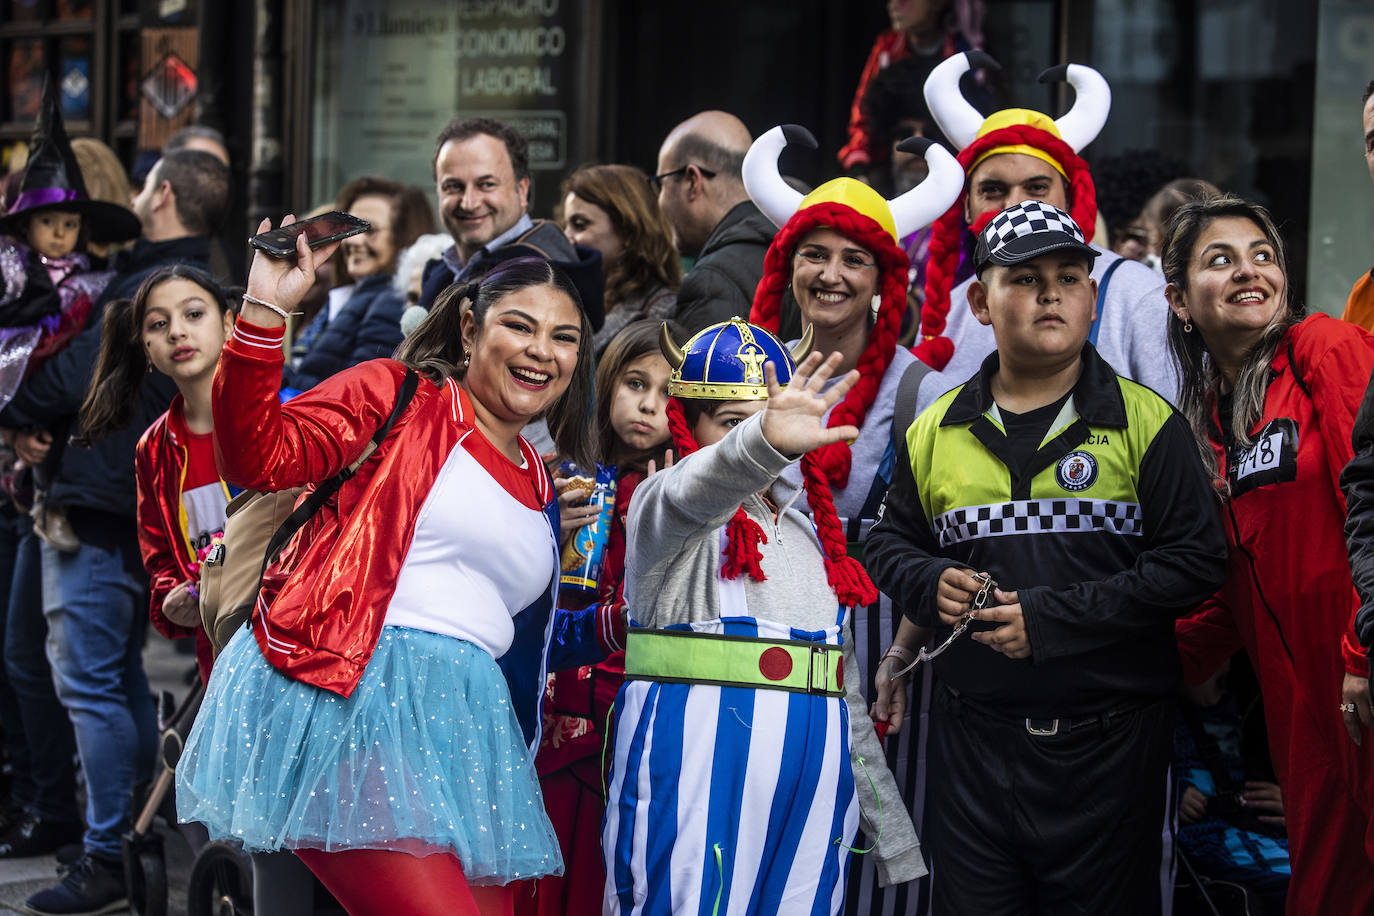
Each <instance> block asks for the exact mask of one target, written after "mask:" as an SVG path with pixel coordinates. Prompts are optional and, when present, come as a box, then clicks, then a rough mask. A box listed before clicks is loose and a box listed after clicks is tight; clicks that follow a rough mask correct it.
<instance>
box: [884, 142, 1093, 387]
mask: <svg viewBox="0 0 1374 916" xmlns="http://www.w3.org/2000/svg"><path fill="white" fill-rule="evenodd" d="M999 146H1033V147H1035V148H1036V149H1039V150H1043V151H1044V152H1046V153H1048V154H1049V155H1050V157H1051V158H1053V159H1054V160H1055V161H1056V162H1058V163H1059V164H1060V165H1061V166H1062V167H1063V169H1064V174H1065V175H1066V176H1067V177H1068V179H1069V193H1068V198H1069V215H1070V216H1072V217H1073V220H1074V222H1076V223H1078V228H1079V229H1082V230H1083V237H1084V238H1085V239H1087V240H1088V241H1092V237H1093V229H1094V227H1095V226H1096V225H1097V191H1096V190H1095V189H1094V187H1093V179H1092V175H1091V174H1089V172H1088V164H1087V163H1086V162H1084V161H1083V160H1082V159H1081V158H1079V155H1078V154H1077V153H1075V152H1074V151H1073V147H1071V146H1069V145H1068V144H1067V143H1065V142H1064V141H1063V140H1061V139H1060V138H1058V137H1056V136H1055V135H1054V134H1052V133H1050V132H1049V131H1046V130H1041V129H1040V128H1038V127H1030V126H1028V125H1025V124H1013V125H1010V126H1008V127H1002V128H998V129H997V130H994V131H989V132H988V133H986V134H984V135H983V136H981V137H979V138H978V139H976V140H974V141H973V142H972V143H970V144H969V145H968V146H967V147H965V148H964V149H963V150H961V151H960V152H959V156H958V159H959V164H960V165H962V166H963V167H964V172H965V174H967V173H968V171H969V169H970V166H971V165H972V164H973V163H974V162H977V161H978V158H979V157H980V156H982V155H983V154H984V153H986V152H988V151H989V150H992V149H996V148H997V147H999ZM967 199H968V190H967V189H965V191H964V193H963V194H962V195H961V196H960V197H959V200H958V201H957V202H956V203H955V204H954V206H952V207H950V208H949V209H948V210H947V211H945V215H944V216H942V217H940V218H939V219H938V220H936V221H935V227H934V229H932V230H931V234H930V259H929V260H928V261H926V301H925V304H924V305H923V306H922V307H921V337H922V338H923V339H922V340H921V342H920V343H918V344H917V345H916V346H914V347H912V348H911V352H913V353H915V354H916V356H917V357H918V358H920V359H921V360H922V361H924V362H925V363H926V364H927V365H930V366H932V367H934V368H936V369H943V368H944V367H945V366H946V365H948V364H949V360H950V357H951V356H953V355H954V341H952V340H950V339H949V338H948V337H945V336H943V334H944V330H945V319H946V318H947V317H948V316H949V308H950V302H949V294H950V292H951V291H952V290H953V288H954V274H955V272H956V271H957V270H958V269H959V245H960V238H961V236H962V233H963V227H964V219H963V217H964V202H965V201H966V200H967ZM984 225H986V223H985V224H984Z"/></svg>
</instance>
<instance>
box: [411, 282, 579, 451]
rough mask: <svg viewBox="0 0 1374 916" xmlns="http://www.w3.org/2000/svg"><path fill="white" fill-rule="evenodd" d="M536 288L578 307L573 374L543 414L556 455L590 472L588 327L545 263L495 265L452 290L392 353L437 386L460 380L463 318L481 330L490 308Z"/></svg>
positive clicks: (569, 290)
mask: <svg viewBox="0 0 1374 916" xmlns="http://www.w3.org/2000/svg"><path fill="white" fill-rule="evenodd" d="M535 286H551V287H553V288H554V289H556V290H558V291H559V292H561V293H563V294H564V295H566V296H567V297H568V298H569V299H571V300H572V302H573V305H575V306H577V316H578V320H579V321H580V322H581V325H582V329H581V333H580V334H579V336H578V341H577V368H576V369H574V370H573V375H572V378H571V379H570V380H569V382H568V388H567V390H566V391H564V392H563V394H562V395H561V396H560V397H559V398H558V400H556V401H554V402H553V404H552V405H551V406H550V407H549V409H548V410H546V411H545V412H544V419H545V420H546V421H547V422H548V424H549V435H550V436H551V437H552V438H553V441H554V444H555V445H557V446H558V451H559V453H560V454H561V455H562V456H563V457H565V458H567V459H569V460H571V461H574V462H576V463H577V464H579V465H581V466H582V467H590V466H591V465H592V463H593V460H594V459H593V456H594V455H595V453H596V446H595V443H596V433H595V430H594V429H593V427H592V423H591V419H592V412H593V407H594V397H593V388H592V326H591V323H590V322H589V321H588V320H587V313H586V312H585V311H583V309H582V297H581V296H579V295H578V293H577V287H576V286H574V285H573V282H572V280H570V279H568V275H567V274H566V273H564V272H563V271H562V270H561V269H560V268H559V267H557V266H556V265H554V264H552V263H550V262H549V261H545V260H544V259H543V258H514V259H512V260H510V261H505V262H503V263H501V264H498V265H497V266H496V267H495V268H493V269H492V271H491V272H490V273H488V274H487V275H485V276H484V277H482V278H480V279H478V280H473V281H470V282H468V283H454V284H452V285H451V286H449V288H448V289H446V290H444V291H443V292H442V293H440V294H439V296H438V297H437V298H435V300H434V304H433V305H432V306H431V307H430V310H429V315H428V316H426V317H425V319H424V320H423V321H421V322H420V324H419V326H418V327H416V328H415V330H414V331H412V332H411V334H410V336H409V337H407V338H406V339H405V340H403V341H402V342H401V345H400V346H399V347H397V348H396V358H397V359H398V360H400V361H401V362H403V363H405V364H406V365H407V366H409V367H411V368H412V369H414V370H415V371H417V372H419V373H420V374H421V375H424V376H425V377H426V378H428V379H429V380H430V381H432V382H435V383H436V384H438V383H442V382H443V380H444V379H447V378H452V379H455V380H461V379H462V378H463V375H464V373H465V371H466V370H465V369H464V367H463V314H464V313H465V312H468V311H470V312H472V317H473V320H474V321H476V322H477V327H478V328H479V329H480V328H481V326H482V322H483V321H485V320H486V317H487V312H489V311H490V310H491V307H492V306H493V305H495V304H496V303H497V302H499V301H501V300H502V299H504V298H505V297H506V296H507V295H509V294H510V293H514V292H518V291H520V290H522V289H529V288H530V287H535Z"/></svg>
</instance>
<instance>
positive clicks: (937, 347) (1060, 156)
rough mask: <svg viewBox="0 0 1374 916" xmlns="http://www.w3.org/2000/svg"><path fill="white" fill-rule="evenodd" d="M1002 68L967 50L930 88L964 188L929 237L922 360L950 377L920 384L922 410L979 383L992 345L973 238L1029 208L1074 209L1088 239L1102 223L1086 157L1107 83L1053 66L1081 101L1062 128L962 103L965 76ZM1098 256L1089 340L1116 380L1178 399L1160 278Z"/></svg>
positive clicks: (1070, 67) (1106, 100) (1023, 112)
mask: <svg viewBox="0 0 1374 916" xmlns="http://www.w3.org/2000/svg"><path fill="white" fill-rule="evenodd" d="M997 66H998V65H997V62H996V61H995V60H993V59H992V58H991V57H990V56H989V55H987V54H985V53H983V52H981V51H970V52H967V53H964V54H956V55H954V56H953V57H950V58H949V59H948V60H946V61H944V62H943V63H941V64H940V65H939V66H938V67H936V68H935V70H934V71H932V72H931V74H930V78H929V79H927V80H926V85H925V95H926V102H927V104H928V105H929V106H930V111H931V114H932V115H933V116H934V118H935V122H936V123H937V124H938V125H939V126H940V129H941V130H942V131H943V132H944V134H945V136H947V137H948V138H949V140H950V142H951V143H952V144H954V145H955V146H956V147H957V148H958V150H959V153H958V160H959V164H960V165H961V166H962V167H963V169H964V171H965V172H966V174H967V176H968V186H967V191H966V193H965V194H964V195H963V196H962V197H961V198H960V199H959V200H958V201H957V202H956V203H955V205H954V206H952V207H950V208H949V209H948V210H947V211H946V212H945V214H944V215H943V216H941V217H940V218H939V220H937V221H936V223H935V226H934V229H933V230H932V233H931V239H930V259H929V261H927V263H926V298H925V303H924V305H923V306H922V308H921V331H920V335H919V337H918V338H917V345H916V346H915V348H914V352H915V353H916V355H917V356H918V357H920V358H921V359H922V360H924V361H925V362H927V363H929V364H930V365H932V366H934V367H935V368H936V369H941V370H943V371H944V372H945V373H946V375H947V376H948V379H945V378H943V377H942V378H939V379H931V380H928V381H926V382H925V383H924V384H923V385H922V390H921V394H920V398H919V406H920V407H922V408H924V407H926V406H927V405H929V404H930V402H931V401H933V400H934V399H935V398H937V397H939V395H941V394H943V393H944V391H945V390H946V389H948V388H951V387H953V386H954V385H955V384H958V383H961V382H963V381H964V380H966V379H968V378H969V377H971V376H972V375H973V374H974V373H975V372H977V371H978V367H979V365H980V364H981V363H982V361H983V358H984V357H986V356H987V355H988V354H989V353H991V352H992V351H993V350H994V349H995V347H996V342H995V341H994V340H993V336H992V329H991V328H990V327H985V326H984V325H981V324H979V323H978V321H977V320H976V319H975V318H974V317H973V313H972V312H971V311H970V309H969V307H968V288H969V285H970V284H971V282H972V281H973V275H972V274H973V265H972V252H973V241H974V239H975V238H976V235H977V233H978V232H979V231H981V230H982V228H983V227H984V226H986V225H987V223H988V222H989V221H990V220H991V219H992V218H993V217H994V216H996V215H997V214H998V213H1000V212H1001V211H1002V210H1004V209H1006V208H1007V207H1010V206H1012V205H1014V204H1017V203H1020V202H1021V201H1023V200H1030V199H1038V200H1041V201H1043V202H1045V203H1047V204H1051V205H1053V206H1055V207H1058V208H1059V209H1061V210H1064V211H1066V212H1068V213H1069V215H1071V216H1072V217H1073V219H1074V222H1076V223H1077V224H1078V225H1079V226H1082V227H1083V231H1084V233H1086V234H1087V236H1088V239H1089V241H1091V240H1092V227H1093V224H1094V222H1095V221H1096V219H1097V196H1096V191H1095V190H1094V188H1093V180H1092V175H1091V174H1090V173H1089V171H1088V164H1087V163H1086V162H1084V161H1083V159H1082V158H1080V156H1079V154H1078V153H1079V150H1081V149H1083V148H1084V147H1085V146H1087V145H1088V144H1089V143H1091V142H1092V141H1093V139H1094V138H1095V137H1096V136H1097V135H1098V133H1099V132H1100V131H1101V130H1102V127H1103V125H1104V124H1106V123H1107V115H1108V113H1109V112H1110V111H1111V100H1112V93H1111V88H1110V87H1109V86H1108V85H1107V81H1106V80H1105V79H1103V78H1102V75H1101V74H1100V73H1098V72H1097V71H1096V70H1094V69H1092V68H1091V67H1085V66H1083V65H1081V64H1063V65H1061V66H1058V67H1052V68H1050V69H1049V70H1046V71H1045V72H1044V73H1042V74H1041V75H1040V81H1041V82H1051V81H1056V80H1066V81H1067V82H1068V83H1069V85H1070V86H1072V87H1073V89H1074V93H1075V98H1074V104H1073V107H1072V108H1071V109H1069V111H1068V112H1067V113H1066V114H1064V115H1063V116H1061V117H1059V118H1057V119H1056V118H1051V117H1049V116H1048V115H1045V114H1042V113H1041V112H1038V111H1030V110H1028V109H1024V108H1008V109H1005V110H1002V111H998V112H994V113H993V114H991V115H989V116H987V117H986V118H985V117H983V115H982V114H980V113H979V112H978V110H977V109H976V108H974V107H973V106H972V105H970V104H969V102H968V101H967V100H966V99H965V98H964V96H963V94H962V93H961V92H960V89H959V79H960V77H962V76H963V75H964V74H965V73H967V72H968V71H969V70H971V69H973V68H975V67H992V68H996V67H997ZM1094 247H1096V248H1097V251H1098V258H1097V261H1096V263H1095V264H1094V266H1093V274H1092V276H1093V279H1094V280H1095V281H1096V282H1097V286H1098V300H1097V314H1098V320H1097V322H1095V323H1094V325H1093V327H1092V330H1091V332H1090V333H1089V337H1088V339H1089V340H1090V341H1091V342H1092V344H1093V345H1094V346H1095V347H1096V348H1097V349H1098V351H1099V352H1100V353H1101V354H1102V356H1103V358H1105V359H1106V360H1107V362H1108V363H1110V364H1111V366H1112V368H1113V369H1115V370H1116V371H1117V372H1118V373H1120V374H1121V375H1124V376H1126V377H1127V378H1129V379H1131V380H1133V381H1136V382H1140V383H1141V384H1144V385H1148V386H1149V387H1150V388H1153V389H1154V390H1155V391H1156V392H1158V393H1159V394H1160V395H1162V396H1163V397H1164V398H1165V399H1166V400H1169V401H1172V400H1173V399H1174V397H1175V392H1176V391H1177V389H1178V381H1177V378H1176V376H1175V373H1174V371H1173V367H1172V365H1171V364H1170V362H1169V357H1168V347H1167V343H1166V334H1165V325H1166V319H1167V317H1168V314H1169V310H1168V304H1167V302H1166V301H1165V299H1164V284H1163V282H1162V278H1161V277H1160V276H1159V275H1158V274H1156V273H1155V272H1154V271H1152V270H1150V269H1149V268H1148V267H1145V265H1143V264H1140V263H1137V262H1131V261H1128V260H1123V259H1122V258H1121V257H1120V256H1119V255H1116V254H1114V253H1112V252H1109V251H1107V250H1106V249H1103V248H1100V247H1097V246H1094ZM937 389H938V390H937Z"/></svg>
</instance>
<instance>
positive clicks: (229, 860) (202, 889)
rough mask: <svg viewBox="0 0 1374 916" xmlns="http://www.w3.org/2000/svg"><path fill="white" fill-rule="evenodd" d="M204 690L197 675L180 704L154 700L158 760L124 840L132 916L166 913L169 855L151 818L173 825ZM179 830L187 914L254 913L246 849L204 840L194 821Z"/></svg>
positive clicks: (233, 915)
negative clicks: (180, 770) (177, 788)
mask: <svg viewBox="0 0 1374 916" xmlns="http://www.w3.org/2000/svg"><path fill="white" fill-rule="evenodd" d="M204 695H205V690H204V687H203V685H202V684H201V682H200V678H199V677H197V678H196V679H195V681H194V682H193V683H192V685H191V689H190V690H189V691H188V692H187V694H186V696H185V698H184V699H182V701H181V703H180V704H179V705H178V704H174V703H173V700H172V695H171V694H170V693H168V692H166V691H164V692H163V694H162V696H161V698H160V700H159V703H158V730H159V731H160V732H161V739H160V747H159V757H160V758H161V764H162V765H161V766H160V767H159V768H158V773H157V776H156V778H155V779H154V780H153V783H152V785H151V787H150V788H149V789H148V792H147V795H146V796H145V799H144V802H143V805H142V807H141V808H140V810H139V813H138V816H137V817H136V818H135V820H134V826H133V829H132V830H130V831H129V832H128V833H126V834H125V835H124V842H123V846H124V879H125V883H126V884H127V886H128V889H129V910H130V912H132V913H134V914H135V916H166V913H167V899H168V887H167V859H166V853H165V850H164V849H163V839H162V836H161V835H159V834H158V833H157V832H156V831H155V830H154V829H153V821H154V819H155V818H156V817H157V816H158V815H159V814H160V815H162V816H163V818H164V819H166V821H167V823H169V824H176V804H175V793H174V792H173V786H174V784H175V780H176V765H177V761H178V760H180V759H181V751H182V748H183V747H184V746H185V744H186V736H187V735H188V734H189V733H190V731H191V724H192V723H193V722H195V720H196V713H197V712H198V711H199V710H200V702H201V699H202V698H203V697H204ZM178 829H179V830H180V832H181V834H182V835H183V836H184V837H185V838H186V840H187V843H188V844H189V845H190V847H191V851H192V852H193V853H194V854H195V861H194V863H193V864H192V866H191V877H190V880H189V882H188V883H187V889H186V912H187V914H188V916H249V914H251V913H252V912H253V869H252V863H251V861H250V860H249V858H248V856H247V854H246V853H244V852H243V850H241V849H239V848H238V847H237V846H235V845H233V844H232V843H220V842H215V843H210V842H207V838H206V836H205V833H204V830H203V829H202V828H201V827H200V825H198V824H183V825H181V826H180V827H179V828H178Z"/></svg>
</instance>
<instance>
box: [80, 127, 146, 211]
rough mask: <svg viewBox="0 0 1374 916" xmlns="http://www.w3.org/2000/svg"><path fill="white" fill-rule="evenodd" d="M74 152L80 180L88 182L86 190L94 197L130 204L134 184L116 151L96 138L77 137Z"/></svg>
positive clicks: (109, 201) (108, 201)
mask: <svg viewBox="0 0 1374 916" xmlns="http://www.w3.org/2000/svg"><path fill="white" fill-rule="evenodd" d="M72 155H74V156H75V157H76V164H77V166H78V167H80V169H81V180H82V181H84V182H85V183H86V193H87V194H89V195H90V196H91V200H103V201H106V202H107V203H112V204H119V205H120V206H121V207H127V206H129V198H130V197H132V196H133V187H132V186H131V185H130V184H129V174H128V172H126V171H124V165H123V164H122V163H121V162H120V161H119V157H118V156H116V155H115V151H114V150H112V149H110V148H109V147H108V146H106V145H105V144H104V143H101V142H100V141H99V140H97V139H95V138H94V137H74V138H73V139H72Z"/></svg>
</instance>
